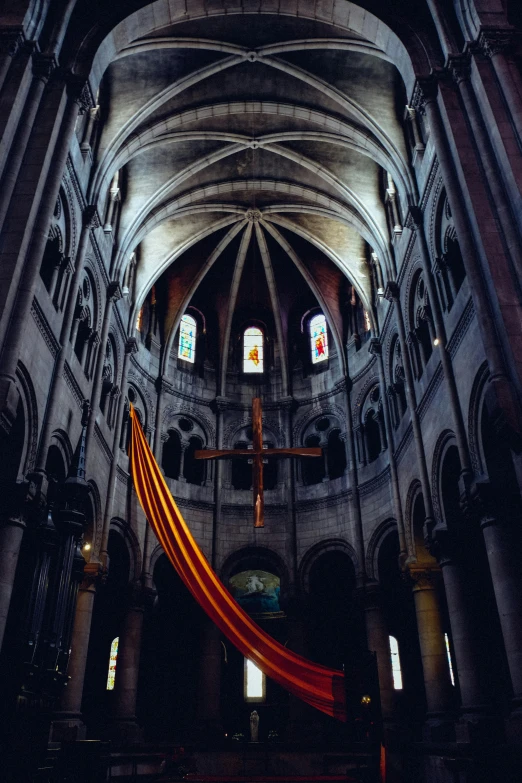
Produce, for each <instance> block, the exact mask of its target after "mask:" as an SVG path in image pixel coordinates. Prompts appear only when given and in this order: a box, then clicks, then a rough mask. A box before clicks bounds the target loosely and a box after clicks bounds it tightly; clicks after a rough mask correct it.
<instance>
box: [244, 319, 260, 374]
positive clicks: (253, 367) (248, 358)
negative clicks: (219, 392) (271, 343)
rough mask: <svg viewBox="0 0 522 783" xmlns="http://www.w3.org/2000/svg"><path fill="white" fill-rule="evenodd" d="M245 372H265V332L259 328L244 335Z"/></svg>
mask: <svg viewBox="0 0 522 783" xmlns="http://www.w3.org/2000/svg"><path fill="white" fill-rule="evenodd" d="M243 372H263V332H262V331H261V329H258V328H257V326H249V327H248V329H245V333H244V335H243Z"/></svg>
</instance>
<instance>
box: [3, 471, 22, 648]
mask: <svg viewBox="0 0 522 783" xmlns="http://www.w3.org/2000/svg"><path fill="white" fill-rule="evenodd" d="M27 489H28V484H27V483H26V482H23V483H21V484H18V485H17V490H18V492H15V493H13V494H14V495H15V497H14V502H13V508H12V510H11V513H8V514H7V516H6V518H5V519H2V520H1V521H0V650H1V649H2V643H3V639H4V633H5V626H6V622H7V615H8V614H9V606H10V604H11V595H12V592H13V585H14V580H15V574H16V567H17V565H18V556H19V554H20V547H21V545H22V538H23V535H24V530H25V526H26V525H25V520H24V514H23V505H24V495H25V494H26V493H27Z"/></svg>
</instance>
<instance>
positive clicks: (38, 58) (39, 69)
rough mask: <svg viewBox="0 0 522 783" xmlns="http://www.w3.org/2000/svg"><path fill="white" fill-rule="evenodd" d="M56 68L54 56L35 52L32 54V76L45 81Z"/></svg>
mask: <svg viewBox="0 0 522 783" xmlns="http://www.w3.org/2000/svg"><path fill="white" fill-rule="evenodd" d="M56 69H57V62H56V57H55V56H54V55H49V54H41V53H40V52H35V53H34V54H33V76H34V77H35V79H40V80H41V81H43V82H44V83H47V82H48V81H49V79H50V78H51V76H52V74H53V73H54V72H55V71H56Z"/></svg>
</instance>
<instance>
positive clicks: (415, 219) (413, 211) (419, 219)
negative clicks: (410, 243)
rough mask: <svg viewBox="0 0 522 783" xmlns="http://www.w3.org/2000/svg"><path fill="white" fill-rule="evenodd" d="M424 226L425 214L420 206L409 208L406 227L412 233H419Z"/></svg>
mask: <svg viewBox="0 0 522 783" xmlns="http://www.w3.org/2000/svg"><path fill="white" fill-rule="evenodd" d="M423 225H424V212H423V211H422V209H421V208H420V207H418V206H414V205H412V206H410V207H408V214H407V216H406V222H405V226H406V228H409V229H410V231H418V230H419V229H420V228H422V226H423Z"/></svg>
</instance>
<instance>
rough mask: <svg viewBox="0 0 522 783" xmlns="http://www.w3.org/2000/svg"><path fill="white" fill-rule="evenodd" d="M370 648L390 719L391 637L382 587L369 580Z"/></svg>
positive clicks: (366, 596) (384, 713)
mask: <svg viewBox="0 0 522 783" xmlns="http://www.w3.org/2000/svg"><path fill="white" fill-rule="evenodd" d="M362 603H363V607H364V619H365V625H366V638H367V641H368V649H369V650H370V651H371V652H374V653H375V654H376V656H377V671H378V674H379V691H380V694H381V711H382V717H383V720H384V721H386V720H389V719H390V718H391V717H392V716H393V713H394V709H395V691H394V688H393V676H392V667H391V656H390V638H389V634H388V629H387V627H386V622H385V620H384V615H383V613H382V605H381V588H380V587H379V585H378V584H377V583H376V582H368V583H367V584H366V585H365V588H364V592H363V595H362Z"/></svg>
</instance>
